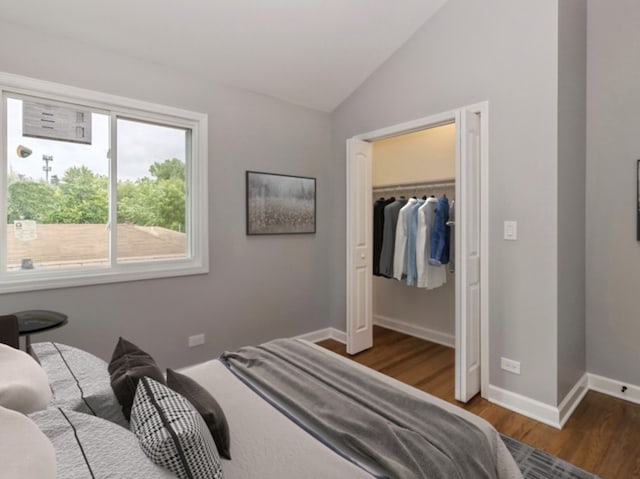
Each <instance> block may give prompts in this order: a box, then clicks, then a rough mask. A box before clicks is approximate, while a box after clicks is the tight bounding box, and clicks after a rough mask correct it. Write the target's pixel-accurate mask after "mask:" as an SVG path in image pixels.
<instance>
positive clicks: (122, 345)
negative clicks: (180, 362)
mask: <svg viewBox="0 0 640 479" xmlns="http://www.w3.org/2000/svg"><path fill="white" fill-rule="evenodd" d="M109 374H111V388H112V389H113V392H114V393H115V395H116V397H117V398H118V401H119V402H120V404H121V405H122V412H123V414H124V417H125V418H127V420H129V416H130V415H131V405H132V404H133V398H134V396H135V394H136V387H137V386H138V380H139V379H140V378H141V377H144V376H148V377H150V378H153V379H155V380H156V381H158V382H160V383H162V384H165V380H164V376H163V375H162V371H160V368H158V366H157V365H156V362H155V360H154V359H153V358H152V357H151V355H150V354H149V353H147V352H145V351H143V350H142V349H140V348H139V347H138V346H136V345H135V344H133V343H132V342H130V341H127V340H126V339H124V338H120V339H119V340H118V344H116V347H115V349H114V350H113V355H112V356H111V361H110V362H109Z"/></svg>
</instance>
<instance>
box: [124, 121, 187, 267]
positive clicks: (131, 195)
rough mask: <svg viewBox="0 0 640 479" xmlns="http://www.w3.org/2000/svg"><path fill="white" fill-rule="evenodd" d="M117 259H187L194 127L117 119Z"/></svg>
mask: <svg viewBox="0 0 640 479" xmlns="http://www.w3.org/2000/svg"><path fill="white" fill-rule="evenodd" d="M117 125H118V136H117V138H118V205H117V208H118V232H117V235H118V261H119V262H123V261H148V260H158V259H175V258H185V257H186V256H187V234H186V232H185V226H186V223H185V222H186V187H185V185H186V180H185V171H186V161H187V151H188V150H187V141H188V140H189V131H188V130H185V129H181V128H174V127H169V126H162V125H156V124H151V123H144V122H140V121H132V120H123V119H118V123H117Z"/></svg>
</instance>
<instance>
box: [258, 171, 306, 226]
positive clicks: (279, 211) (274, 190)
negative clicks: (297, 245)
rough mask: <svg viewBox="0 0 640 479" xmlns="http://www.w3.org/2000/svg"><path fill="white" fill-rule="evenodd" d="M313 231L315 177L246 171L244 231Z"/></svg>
mask: <svg viewBox="0 0 640 479" xmlns="http://www.w3.org/2000/svg"><path fill="white" fill-rule="evenodd" d="M315 232H316V179H315V178H306V177H303V176H290V175H277V174H271V173H261V172H258V171H247V234H248V235H280V234H313V233H315Z"/></svg>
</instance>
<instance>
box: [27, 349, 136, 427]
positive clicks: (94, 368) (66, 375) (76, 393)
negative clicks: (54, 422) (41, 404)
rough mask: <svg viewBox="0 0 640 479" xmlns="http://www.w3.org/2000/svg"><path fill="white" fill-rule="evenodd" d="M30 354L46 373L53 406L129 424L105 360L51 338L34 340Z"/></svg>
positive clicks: (126, 425)
mask: <svg viewBox="0 0 640 479" xmlns="http://www.w3.org/2000/svg"><path fill="white" fill-rule="evenodd" d="M31 354H32V355H33V356H34V357H35V358H36V360H37V361H38V362H39V363H40V365H41V366H42V368H43V369H44V370H45V371H46V373H47V376H48V377H49V386H50V387H51V392H52V394H53V396H52V398H51V403H50V404H51V405H52V406H56V407H62V408H64V409H68V410H71V411H79V412H83V413H85V414H91V415H93V416H98V417H101V418H103V419H107V420H108V421H111V422H114V423H116V424H119V425H120V426H123V427H126V428H128V427H129V423H128V422H127V420H126V419H125V418H124V415H123V414H122V410H121V408H120V404H119V403H118V399H117V398H116V396H115V394H114V393H113V390H112V389H111V380H110V378H109V372H108V371H107V363H106V362H105V361H103V360H102V359H100V358H98V357H96V356H94V355H93V354H91V353H88V352H86V351H83V350H82V349H78V348H74V347H73V346H67V345H65V344H59V343H51V342H45V343H33V344H32V345H31Z"/></svg>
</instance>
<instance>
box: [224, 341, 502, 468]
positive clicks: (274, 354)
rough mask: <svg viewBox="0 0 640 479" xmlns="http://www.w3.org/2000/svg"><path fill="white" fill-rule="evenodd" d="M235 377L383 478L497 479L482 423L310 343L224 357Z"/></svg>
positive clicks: (276, 343)
mask: <svg viewBox="0 0 640 479" xmlns="http://www.w3.org/2000/svg"><path fill="white" fill-rule="evenodd" d="M222 361H223V362H225V363H226V364H227V366H228V367H229V368H230V370H231V371H232V372H234V374H236V375H237V376H238V377H239V378H240V379H242V380H243V381H245V382H246V383H248V384H249V385H251V386H252V387H253V388H254V389H255V390H257V391H258V392H260V393H261V394H262V395H263V396H265V397H266V398H267V399H268V400H269V401H271V402H272V403H273V404H274V405H276V406H277V407H279V408H280V409H281V410H283V411H285V412H286V413H287V414H288V415H289V416H291V417H292V418H294V419H296V420H298V421H299V422H300V423H301V425H302V426H303V427H305V428H306V429H307V430H308V431H309V432H311V433H312V434H314V435H315V436H316V437H318V438H319V439H321V440H323V441H324V442H325V443H326V444H328V445H329V446H330V447H332V448H333V449H334V450H335V451H337V452H338V453H339V454H341V455H343V456H344V457H347V458H350V459H351V460H352V461H353V462H355V463H357V464H359V465H362V466H363V467H365V468H366V469H367V470H368V471H369V472H371V473H372V474H373V475H375V476H376V477H380V478H394V479H395V478H402V479H411V478H416V479H418V478H429V479H445V478H446V479H454V478H459V479H471V478H473V479H484V478H492V479H496V478H497V477H498V473H497V472H496V461H495V454H494V453H493V452H492V450H491V446H490V444H489V442H488V440H487V438H486V436H485V435H484V434H483V433H482V432H481V431H480V430H479V429H478V428H477V427H476V426H474V425H472V424H470V423H469V422H467V421H465V420H464V419H462V418H460V417H458V416H456V415H455V414H451V413H449V412H447V411H444V410H443V409H441V408H439V407H437V406H435V405H433V404H430V403H428V402H426V401H423V400H420V399H418V398H416V397H413V396H411V395H408V394H406V393H404V392H402V391H400V390H398V389H397V388H394V387H393V386H391V385H388V384H386V383H384V382H382V381H372V378H366V377H363V376H362V375H361V374H359V373H358V371H357V370H352V369H351V368H348V367H346V366H345V364H344V363H343V362H342V361H340V360H339V359H337V358H332V357H330V356H329V355H327V354H323V352H322V351H317V350H316V349H315V348H313V347H312V346H310V345H307V344H304V343H303V342H301V341H296V340H286V339H284V340H276V341H272V342H269V343H266V344H263V345H261V346H257V347H245V348H242V349H240V350H238V351H236V352H228V353H225V354H224V355H223V356H222Z"/></svg>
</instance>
